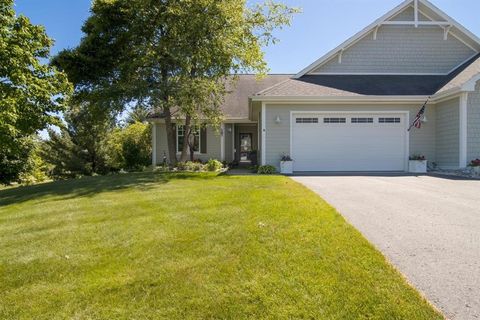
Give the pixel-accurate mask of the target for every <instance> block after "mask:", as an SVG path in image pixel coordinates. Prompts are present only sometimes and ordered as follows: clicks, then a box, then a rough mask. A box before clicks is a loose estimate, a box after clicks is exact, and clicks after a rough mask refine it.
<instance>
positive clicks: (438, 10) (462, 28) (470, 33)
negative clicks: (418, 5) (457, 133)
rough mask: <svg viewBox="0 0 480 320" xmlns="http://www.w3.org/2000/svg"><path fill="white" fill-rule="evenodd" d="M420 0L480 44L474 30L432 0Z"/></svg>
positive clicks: (479, 39)
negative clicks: (459, 21)
mask: <svg viewBox="0 0 480 320" xmlns="http://www.w3.org/2000/svg"><path fill="white" fill-rule="evenodd" d="M419 1H421V2H422V3H423V4H424V5H425V6H427V7H428V8H429V9H430V10H432V11H433V12H434V13H436V14H437V15H438V16H439V17H440V18H443V19H445V20H447V21H449V22H451V24H452V25H453V26H454V27H455V28H457V29H459V30H460V31H461V32H463V33H464V34H465V35H466V36H467V37H469V38H471V40H473V41H474V42H475V43H477V44H478V45H480V38H478V37H477V36H476V35H474V34H473V33H472V32H470V31H469V30H468V29H466V28H465V27H464V26H463V25H461V24H460V23H458V22H457V20H455V19H453V18H452V17H450V16H449V15H448V14H446V13H445V12H443V11H442V10H440V9H439V8H437V7H436V6H435V5H433V4H432V3H431V2H429V1H427V0H419ZM476 51H478V50H476Z"/></svg>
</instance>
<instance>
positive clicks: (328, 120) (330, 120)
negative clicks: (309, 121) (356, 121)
mask: <svg viewBox="0 0 480 320" xmlns="http://www.w3.org/2000/svg"><path fill="white" fill-rule="evenodd" d="M346 122H347V119H346V118H323V123H346Z"/></svg>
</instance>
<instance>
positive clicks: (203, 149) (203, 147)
mask: <svg viewBox="0 0 480 320" xmlns="http://www.w3.org/2000/svg"><path fill="white" fill-rule="evenodd" d="M200 153H203V154H206V153H207V127H205V126H202V127H201V128H200Z"/></svg>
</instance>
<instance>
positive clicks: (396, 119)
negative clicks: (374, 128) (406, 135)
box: [378, 118, 400, 123]
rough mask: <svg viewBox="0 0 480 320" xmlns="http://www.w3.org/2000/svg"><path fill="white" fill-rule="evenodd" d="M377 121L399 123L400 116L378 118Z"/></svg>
mask: <svg viewBox="0 0 480 320" xmlns="http://www.w3.org/2000/svg"><path fill="white" fill-rule="evenodd" d="M378 123H400V118H378Z"/></svg>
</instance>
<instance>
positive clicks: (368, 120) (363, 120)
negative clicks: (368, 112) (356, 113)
mask: <svg viewBox="0 0 480 320" xmlns="http://www.w3.org/2000/svg"><path fill="white" fill-rule="evenodd" d="M352 123H373V118H352Z"/></svg>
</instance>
